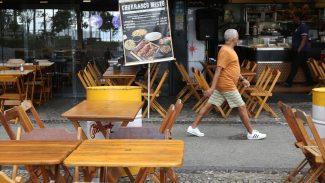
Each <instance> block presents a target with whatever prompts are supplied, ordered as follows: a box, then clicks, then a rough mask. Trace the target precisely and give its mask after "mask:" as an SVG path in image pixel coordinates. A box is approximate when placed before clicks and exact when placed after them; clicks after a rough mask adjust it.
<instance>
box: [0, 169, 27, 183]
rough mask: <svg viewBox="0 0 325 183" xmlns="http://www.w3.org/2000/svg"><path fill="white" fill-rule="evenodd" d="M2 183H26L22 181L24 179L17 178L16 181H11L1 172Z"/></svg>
mask: <svg viewBox="0 0 325 183" xmlns="http://www.w3.org/2000/svg"><path fill="white" fill-rule="evenodd" d="M0 182H1V183H24V180H23V179H22V177H16V178H15V180H11V179H10V178H9V177H7V175H6V174H4V173H3V172H2V171H0Z"/></svg>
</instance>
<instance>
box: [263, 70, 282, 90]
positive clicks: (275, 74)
mask: <svg viewBox="0 0 325 183" xmlns="http://www.w3.org/2000/svg"><path fill="white" fill-rule="evenodd" d="M280 75H281V72H280V71H279V70H278V69H274V70H272V71H271V72H270V74H269V75H268V77H267V79H266V82H265V83H264V85H263V88H262V89H263V91H267V93H269V94H271V93H272V91H273V88H274V86H275V84H276V83H277V82H278V80H279V77H280Z"/></svg>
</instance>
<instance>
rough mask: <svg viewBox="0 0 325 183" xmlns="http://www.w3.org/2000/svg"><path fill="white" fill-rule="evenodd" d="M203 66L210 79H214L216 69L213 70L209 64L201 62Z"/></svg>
mask: <svg viewBox="0 0 325 183" xmlns="http://www.w3.org/2000/svg"><path fill="white" fill-rule="evenodd" d="M200 63H201V65H202V66H203V68H204V70H205V72H206V73H207V75H208V76H209V77H210V79H211V80H212V79H213V77H214V72H213V71H212V70H215V68H216V67H215V68H214V69H213V68H211V67H209V64H207V63H205V62H200Z"/></svg>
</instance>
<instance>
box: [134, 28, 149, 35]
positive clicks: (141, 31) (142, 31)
mask: <svg viewBox="0 0 325 183" xmlns="http://www.w3.org/2000/svg"><path fill="white" fill-rule="evenodd" d="M146 34H147V30H146V29H137V30H135V31H133V32H132V36H133V37H134V36H144V35H146Z"/></svg>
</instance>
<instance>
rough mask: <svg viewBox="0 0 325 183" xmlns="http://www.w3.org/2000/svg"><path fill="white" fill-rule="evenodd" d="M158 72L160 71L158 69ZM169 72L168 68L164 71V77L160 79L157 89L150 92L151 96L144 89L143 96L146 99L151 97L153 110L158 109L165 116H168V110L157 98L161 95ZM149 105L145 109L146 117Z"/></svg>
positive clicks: (144, 114)
mask: <svg viewBox="0 0 325 183" xmlns="http://www.w3.org/2000/svg"><path fill="white" fill-rule="evenodd" d="M156 72H158V71H156ZM168 74H169V70H168V69H166V70H165V72H164V73H163V75H162V77H161V78H160V81H159V83H158V85H157V87H156V88H155V89H153V88H152V91H151V92H150V96H148V91H147V90H143V91H142V96H143V98H144V100H145V101H148V97H150V103H149V105H150V108H151V109H153V110H156V111H157V112H158V113H159V114H160V115H161V116H162V117H163V118H164V117H165V116H166V110H165V109H164V108H163V107H162V106H161V105H160V104H159V103H158V101H157V98H158V97H159V94H160V90H161V88H162V86H163V84H164V83H165V81H166V79H167V77H168ZM148 110H149V106H146V108H145V110H144V111H143V114H142V115H143V117H145V116H146V115H147V113H148Z"/></svg>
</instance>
